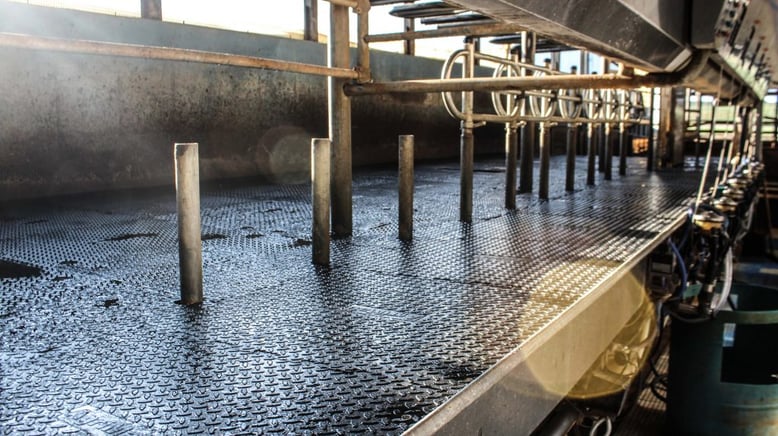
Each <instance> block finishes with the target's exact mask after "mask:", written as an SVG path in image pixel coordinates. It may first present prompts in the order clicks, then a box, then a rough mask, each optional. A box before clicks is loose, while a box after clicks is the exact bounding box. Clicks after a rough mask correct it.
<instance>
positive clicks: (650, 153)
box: [646, 88, 656, 171]
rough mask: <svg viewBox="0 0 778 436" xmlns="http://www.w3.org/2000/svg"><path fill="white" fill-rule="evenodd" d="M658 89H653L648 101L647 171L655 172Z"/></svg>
mask: <svg viewBox="0 0 778 436" xmlns="http://www.w3.org/2000/svg"><path fill="white" fill-rule="evenodd" d="M655 91H656V89H655V88H651V97H650V98H649V101H648V150H647V152H646V171H654V165H655V159H656V157H655V156H656V143H655V141H654V104H655V101H654V100H655V97H654V95H655V94H656V92H655Z"/></svg>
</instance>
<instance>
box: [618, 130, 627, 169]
mask: <svg viewBox="0 0 778 436" xmlns="http://www.w3.org/2000/svg"><path fill="white" fill-rule="evenodd" d="M626 135H627V130H626V128H625V126H624V123H623V122H621V123H619V175H620V176H624V175H626V174H627V138H626Z"/></svg>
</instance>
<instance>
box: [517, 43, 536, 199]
mask: <svg viewBox="0 0 778 436" xmlns="http://www.w3.org/2000/svg"><path fill="white" fill-rule="evenodd" d="M521 36H522V38H521V39H522V43H523V44H522V45H523V47H522V61H523V62H524V63H527V64H534V63H535V43H536V42H537V40H536V38H535V34H534V33H532V32H523V33H522V34H521ZM528 105H529V102H528V101H527V100H525V101H524V105H523V107H522V111H521V114H522V115H525V114H526V109H525V108H526V107H528ZM520 141H521V154H520V156H519V192H521V193H527V192H532V180H533V178H534V176H533V174H532V173H533V161H534V154H535V122H533V121H530V122H527V124H526V125H525V126H522V128H521V136H520Z"/></svg>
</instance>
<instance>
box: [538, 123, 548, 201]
mask: <svg viewBox="0 0 778 436" xmlns="http://www.w3.org/2000/svg"><path fill="white" fill-rule="evenodd" d="M538 125H539V126H540V141H539V142H540V180H539V182H538V184H539V185H540V186H539V187H538V197H540V199H541V200H548V184H549V174H548V173H549V171H550V166H551V144H550V141H549V139H550V138H549V130H551V129H550V126H549V125H548V123H543V122H541V123H539V124H538Z"/></svg>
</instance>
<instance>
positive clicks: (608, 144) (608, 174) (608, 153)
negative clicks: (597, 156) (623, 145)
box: [603, 123, 613, 180]
mask: <svg viewBox="0 0 778 436" xmlns="http://www.w3.org/2000/svg"><path fill="white" fill-rule="evenodd" d="M603 136H604V137H605V144H604V145H605V147H604V149H605V150H604V152H605V153H604V155H605V180H612V179H613V138H611V125H610V123H605V126H604V132H603Z"/></svg>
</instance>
